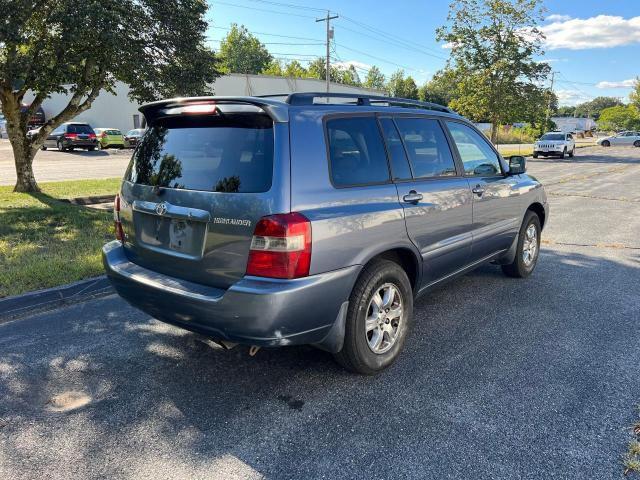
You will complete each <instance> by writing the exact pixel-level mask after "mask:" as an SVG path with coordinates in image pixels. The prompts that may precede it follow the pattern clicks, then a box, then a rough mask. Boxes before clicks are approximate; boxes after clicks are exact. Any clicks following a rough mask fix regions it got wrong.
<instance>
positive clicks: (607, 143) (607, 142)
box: [602, 140, 611, 147]
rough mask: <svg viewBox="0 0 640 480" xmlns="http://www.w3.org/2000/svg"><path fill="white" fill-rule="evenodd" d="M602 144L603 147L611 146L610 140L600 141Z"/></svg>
mask: <svg viewBox="0 0 640 480" xmlns="http://www.w3.org/2000/svg"><path fill="white" fill-rule="evenodd" d="M602 146H603V147H610V146H611V142H610V141H609V140H605V141H604V142H602Z"/></svg>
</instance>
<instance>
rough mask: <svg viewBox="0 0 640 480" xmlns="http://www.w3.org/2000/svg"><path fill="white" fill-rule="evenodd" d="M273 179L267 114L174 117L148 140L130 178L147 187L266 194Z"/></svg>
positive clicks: (144, 140) (148, 135) (149, 134)
mask: <svg viewBox="0 0 640 480" xmlns="http://www.w3.org/2000/svg"><path fill="white" fill-rule="evenodd" d="M272 177H273V121H272V120H271V118H269V117H268V116H267V115H263V114H258V115H256V114H255V113H252V114H242V113H228V114H225V115H224V116H197V117H187V116H181V117H174V118H167V119H162V120H159V121H158V122H156V124H155V125H154V126H152V127H151V128H150V129H149V130H148V131H147V133H146V135H145V136H144V137H142V141H141V142H140V144H139V145H138V148H137V149H136V150H135V152H134V154H133V157H132V159H131V164H130V166H129V169H128V173H127V175H126V178H127V179H128V180H129V181H131V182H133V183H138V184H143V185H151V186H160V187H166V188H174V189H185V190H203V191H211V192H230V193H249V192H266V191H268V190H269V189H270V188H271V181H272Z"/></svg>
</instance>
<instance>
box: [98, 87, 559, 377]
mask: <svg viewBox="0 0 640 480" xmlns="http://www.w3.org/2000/svg"><path fill="white" fill-rule="evenodd" d="M140 111H141V112H142V113H143V114H144V115H145V117H146V120H147V123H148V125H149V129H148V130H147V131H146V132H145V134H144V136H143V138H142V140H141V141H140V143H139V144H138V145H137V147H136V150H135V151H134V153H133V156H132V160H131V164H130V165H129V167H128V169H127V171H126V174H125V178H124V181H123V183H122V187H121V189H120V193H119V195H118V196H117V197H116V201H115V209H114V218H115V230H116V236H117V240H115V241H112V242H110V243H108V244H107V245H105V246H104V248H103V252H102V253H103V262H104V266H105V269H106V271H107V274H108V276H109V278H110V279H111V282H112V283H113V285H114V286H115V288H116V290H117V291H118V293H119V294H120V295H121V296H122V297H124V298H125V299H126V300H127V301H128V302H129V303H131V304H132V305H134V306H136V307H138V308H140V309H141V310H143V311H145V312H147V313H149V314H150V315H152V316H154V317H155V318H157V319H159V320H162V321H164V322H167V323H171V324H173V325H177V326H179V327H182V328H185V329H187V330H191V331H194V332H198V333H201V334H204V335H207V336H209V337H211V338H213V339H215V340H216V341H217V342H218V343H220V344H222V345H224V346H226V347H230V346H231V345H234V344H237V343H242V344H246V345H251V346H254V347H261V346H263V347H276V346H285V345H301V344H311V345H315V346H317V347H318V348H321V349H324V350H327V351H329V352H331V353H333V354H334V355H335V357H336V358H337V360H338V361H339V362H340V363H341V364H342V365H344V366H345V367H346V368H348V369H350V370H352V371H355V372H359V373H364V374H373V373H376V372H378V371H380V370H382V369H384V368H385V367H388V366H389V365H390V364H391V363H392V362H393V361H394V360H395V359H396V358H397V356H398V355H399V353H400V351H401V349H402V346H403V344H404V342H405V339H406V336H407V334H408V332H409V330H410V326H411V321H412V311H413V302H414V300H415V299H416V298H417V297H418V296H420V295H422V294H424V293H426V292H428V291H429V290H430V289H432V288H434V287H436V286H438V285H439V284H441V283H442V282H444V281H445V280H448V279H451V278H453V277H455V276H457V275H460V274H463V273H465V272H468V271H470V270H472V269H474V268H476V267H477V266H479V265H482V264H484V263H487V262H493V263H496V264H500V265H502V269H503V270H504V272H505V273H506V274H507V275H508V276H511V277H527V276H528V275H530V274H531V272H532V271H533V270H534V268H535V266H536V262H537V259H538V254H539V247H540V234H541V231H542V228H543V226H544V224H545V222H546V220H547V218H548V205H547V198H546V195H545V192H544V189H543V187H542V185H541V184H540V183H539V182H538V181H537V180H536V179H535V178H533V177H531V176H530V175H527V174H526V173H525V159H524V158H523V157H511V159H510V161H509V163H507V162H506V161H505V160H504V159H503V158H502V157H501V156H500V155H499V154H498V152H497V151H496V150H495V149H494V147H493V146H492V145H491V144H490V143H489V142H488V141H487V140H486V138H485V137H484V136H483V135H482V134H481V133H480V132H479V131H478V130H477V129H476V128H475V127H474V126H473V125H472V124H471V123H469V122H468V121H467V120H465V119H464V118H462V117H461V116H459V115H457V114H455V113H454V112H452V111H451V110H449V109H447V108H446V107H442V106H440V105H435V104H431V103H423V102H417V101H412V100H405V99H397V98H387V97H375V96H358V95H355V96H354V95H350V94H330V95H328V94H322V93H315V94H314V93H296V94H291V95H289V96H287V97H286V98H285V99H284V100H277V99H276V97H267V98H261V97H200V98H180V99H172V100H163V101H159V102H155V103H151V104H148V105H144V106H143V107H141V108H140Z"/></svg>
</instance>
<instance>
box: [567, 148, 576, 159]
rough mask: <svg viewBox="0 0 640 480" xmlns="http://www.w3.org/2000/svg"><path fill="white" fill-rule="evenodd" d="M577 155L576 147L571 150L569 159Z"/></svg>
mask: <svg viewBox="0 0 640 480" xmlns="http://www.w3.org/2000/svg"><path fill="white" fill-rule="evenodd" d="M575 153H576V147H573V148H572V149H571V151H570V152H569V157H571V158H573V156H574V155H575Z"/></svg>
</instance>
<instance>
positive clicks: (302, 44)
mask: <svg viewBox="0 0 640 480" xmlns="http://www.w3.org/2000/svg"><path fill="white" fill-rule="evenodd" d="M208 40H209V41H210V42H222V40H223V39H220V38H209V39H208ZM260 43H262V45H290V46H294V47H298V46H300V47H302V46H311V45H315V46H318V45H324V43H291V42H260Z"/></svg>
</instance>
